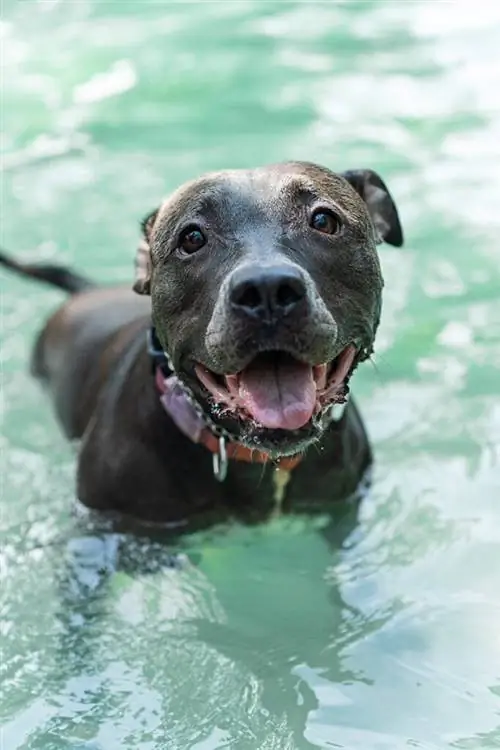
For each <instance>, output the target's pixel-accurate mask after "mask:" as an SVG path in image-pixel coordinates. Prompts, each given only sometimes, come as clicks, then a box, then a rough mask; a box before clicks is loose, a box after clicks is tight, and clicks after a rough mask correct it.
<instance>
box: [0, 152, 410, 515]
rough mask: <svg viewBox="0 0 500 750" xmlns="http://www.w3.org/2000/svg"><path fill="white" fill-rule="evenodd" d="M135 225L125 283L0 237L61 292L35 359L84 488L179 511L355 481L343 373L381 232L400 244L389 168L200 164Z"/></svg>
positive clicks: (363, 345) (97, 495)
mask: <svg viewBox="0 0 500 750" xmlns="http://www.w3.org/2000/svg"><path fill="white" fill-rule="evenodd" d="M142 230H143V232H142V235H143V236H142V239H141V241H140V243H139V246H138V250H137V253H136V262H135V269H136V278H135V283H134V286H133V290H132V289H130V288H123V287H113V288H107V287H99V285H97V284H93V283H92V282H90V281H89V280H87V279H86V278H84V277H82V276H80V275H78V274H76V273H74V272H72V271H71V270H69V269H66V268H64V267H61V266H54V265H47V264H38V265H36V264H28V263H23V262H20V261H17V260H15V259H13V258H12V257H10V256H9V255H7V254H6V253H1V254H0V262H1V263H2V264H3V265H4V266H6V267H8V268H10V269H11V270H13V271H16V272H18V273H20V274H22V275H23V276H26V277H31V278H34V279H38V280H40V281H44V282H46V283H49V284H52V285H54V286H56V287H59V288H60V289H62V290H64V291H65V292H67V293H69V294H70V297H69V299H68V300H66V302H65V303H64V304H63V305H62V306H61V307H60V308H59V309H58V310H57V311H56V312H55V313H54V314H53V315H52V316H51V317H50V318H49V320H48V322H47V323H46V324H45V326H44V327H43V329H42V331H41V333H40V334H39V336H38V339H37V341H36V344H35V346H34V350H33V355H32V363H31V371H32V373H33V375H34V376H35V377H36V378H37V379H38V380H39V381H41V382H42V384H43V385H44V386H45V387H46V389H47V390H48V392H49V393H50V395H51V398H52V401H53V404H54V407H55V412H56V415H57V418H58V420H59V422H60V424H61V426H62V429H63V431H64V433H65V435H66V436H67V438H69V439H72V440H79V441H80V446H79V456H78V469H77V496H78V498H79V500H80V501H81V502H82V503H83V504H84V505H85V506H87V507H88V508H91V509H96V510H99V511H108V512H116V513H118V514H124V515H125V516H128V517H130V516H132V517H135V518H138V519H141V520H144V521H148V522H168V523H173V524H176V523H182V522H183V521H185V520H186V519H190V518H197V517H201V516H202V515H203V514H207V513H208V514H210V513H218V514H227V515H229V516H238V515H242V516H243V515H245V514H246V515H248V517H253V516H254V515H256V514H258V515H259V516H262V515H264V516H265V515H266V514H270V513H273V512H275V511H276V507H277V505H278V506H280V507H281V509H282V510H286V509H292V510H294V511H297V512H299V511H302V510H303V509H304V508H305V509H307V508H308V507H320V508H321V507H324V506H325V505H326V503H328V502H330V501H331V500H337V499H341V498H346V497H347V496H349V495H351V494H352V493H354V492H355V491H356V488H357V487H359V485H360V482H361V480H362V479H363V477H364V476H366V474H367V472H368V470H369V467H370V465H371V463H372V453H371V449H370V445H369V441H368V438H367V434H366V431H365V429H364V426H363V423H362V421H361V418H360V415H359V413H358V410H357V408H356V406H355V404H354V402H353V401H352V399H348V394H349V381H350V378H351V376H352V374H353V372H354V370H355V368H356V367H357V366H358V365H359V364H360V363H361V362H363V361H365V360H367V359H368V358H369V357H370V355H371V354H372V352H373V347H374V341H375V335H376V331H377V327H378V325H379V320H380V314H381V305H382V288H383V279H382V274H381V269H380V263H379V258H378V253H377V245H378V244H380V243H381V242H386V243H389V244H391V245H393V246H396V247H400V246H401V245H402V244H403V232H402V228H401V224H400V220H399V216H398V211H397V208H396V206H395V203H394V200H393V198H392V196H391V194H390V193H389V190H388V188H387V187H386V185H385V184H384V182H383V180H382V179H381V178H380V177H379V176H378V175H377V174H376V173H375V172H374V171H372V170H369V169H365V170H351V171H347V172H343V173H335V172H333V171H331V170H329V169H327V168H325V167H322V166H319V165H316V164H312V163H307V162H286V163H280V164H274V165H270V166H266V167H260V168H257V169H253V170H228V171H221V172H215V173H210V174H207V175H204V176H202V177H201V178H199V179H197V180H194V181H191V182H189V183H187V184H185V185H183V186H181V187H180V188H179V189H178V190H177V191H175V192H174V193H173V194H172V195H171V196H170V197H168V198H167V199H166V200H165V201H164V202H163V203H162V204H161V206H160V207H159V208H158V209H157V210H155V211H154V212H152V213H151V214H150V215H149V216H148V217H147V218H146V219H145V220H144V221H143V223H142ZM133 291H135V294H134V293H133Z"/></svg>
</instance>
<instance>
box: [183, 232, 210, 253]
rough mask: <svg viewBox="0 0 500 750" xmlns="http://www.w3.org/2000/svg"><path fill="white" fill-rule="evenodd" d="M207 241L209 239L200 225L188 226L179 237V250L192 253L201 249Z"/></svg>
mask: <svg viewBox="0 0 500 750" xmlns="http://www.w3.org/2000/svg"><path fill="white" fill-rule="evenodd" d="M206 241H207V239H206V237H205V235H204V234H203V232H202V231H201V229H200V228H199V227H197V226H190V227H186V229H184V231H183V232H181V235H180V237H179V250H182V252H183V253H185V254H186V255H192V254H193V253H196V252H197V251H198V250H201V248H202V247H203V245H205V244H206Z"/></svg>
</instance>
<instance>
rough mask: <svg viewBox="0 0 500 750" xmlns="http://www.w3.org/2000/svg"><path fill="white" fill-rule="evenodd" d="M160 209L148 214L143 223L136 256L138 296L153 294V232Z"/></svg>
mask: <svg viewBox="0 0 500 750" xmlns="http://www.w3.org/2000/svg"><path fill="white" fill-rule="evenodd" d="M159 210H160V209H159V208H157V209H156V210H155V211H152V212H151V213H150V214H148V215H147V216H146V217H145V218H144V219H143V220H142V222H141V228H142V238H141V241H140V242H139V247H138V248H137V252H136V254H135V282H134V286H133V287H132V288H133V290H134V292H137V294H151V247H150V241H151V232H152V231H153V226H154V223H155V220H156V217H157V216H158V213H159Z"/></svg>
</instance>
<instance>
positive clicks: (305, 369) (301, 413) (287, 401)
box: [239, 362, 316, 430]
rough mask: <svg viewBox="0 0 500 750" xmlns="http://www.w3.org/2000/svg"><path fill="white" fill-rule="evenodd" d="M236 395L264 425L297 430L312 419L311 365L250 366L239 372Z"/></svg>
mask: <svg viewBox="0 0 500 750" xmlns="http://www.w3.org/2000/svg"><path fill="white" fill-rule="evenodd" d="M239 395H240V398H241V400H242V402H243V404H244V406H245V408H246V410H247V411H248V412H249V413H250V414H251V415H252V417H253V418H254V419H255V421H256V422H259V423H260V424H261V425H263V426H264V427H267V428H270V429H281V430H297V429H299V427H303V425H305V424H306V423H307V422H308V421H309V420H310V419H311V417H312V415H313V411H314V407H315V404H316V385H315V383H314V378H313V370H312V367H310V366H309V365H305V364H302V363H301V362H280V363H273V364H271V363H270V364H269V365H267V366H263V365H262V364H261V365H260V366H259V365H250V366H249V367H247V368H246V369H245V370H243V372H242V373H241V375H240V378H239Z"/></svg>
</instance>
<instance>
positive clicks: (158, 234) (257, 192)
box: [154, 163, 368, 242]
mask: <svg viewBox="0 0 500 750" xmlns="http://www.w3.org/2000/svg"><path fill="white" fill-rule="evenodd" d="M321 201H327V203H328V204H329V205H331V207H332V208H335V207H337V208H339V209H341V210H342V211H344V212H345V213H347V214H348V215H349V216H350V218H351V220H352V221H353V222H355V223H357V222H361V223H364V222H366V221H367V220H368V213H367V210H366V207H365V204H364V202H363V200H362V199H361V198H360V197H359V195H357V193H356V192H355V191H354V190H353V188H352V187H351V186H350V185H349V183H348V182H347V181H346V180H345V179H344V178H343V177H341V176H340V175H337V174H335V173H333V172H330V171H329V170H328V169H325V168H322V167H319V166H316V165H313V164H303V163H287V164H278V165H272V166H270V167H263V168H259V169H254V170H227V171H222V172H214V173H209V174H207V175H204V176H203V177H201V178H200V179H198V180H194V181H193V182H189V183H187V184H185V185H183V186H182V187H181V188H180V189H179V190H177V191H176V192H175V193H173V194H172V195H171V196H170V198H168V199H167V200H166V201H165V202H164V203H163V205H162V206H161V208H160V211H159V213H158V216H157V218H156V221H155V228H154V239H155V240H156V241H157V242H158V241H160V242H161V239H162V237H164V236H165V234H169V233H170V232H171V231H172V230H173V229H174V228H176V227H177V226H178V225H179V224H180V223H182V222H185V221H193V222H195V221H197V220H201V219H203V220H204V221H205V222H206V224H207V225H208V226H210V225H213V224H217V226H218V227H220V228H221V229H224V228H235V226H237V225H239V226H240V227H242V226H243V225H245V226H248V225H249V224H251V223H261V222H262V221H265V222H266V224H267V225H272V224H273V223H281V222H282V221H284V220H286V219H287V217H289V216H290V212H291V211H293V209H294V208H297V207H298V206H299V205H301V204H303V205H311V204H314V203H318V202H321Z"/></svg>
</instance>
